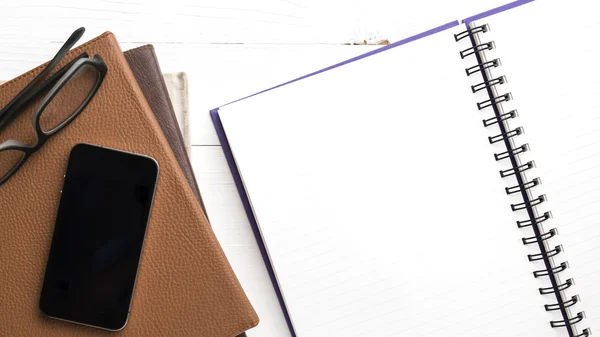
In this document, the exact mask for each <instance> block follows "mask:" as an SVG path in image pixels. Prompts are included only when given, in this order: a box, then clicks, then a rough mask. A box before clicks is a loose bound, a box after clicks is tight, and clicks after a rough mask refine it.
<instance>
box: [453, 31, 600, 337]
mask: <svg viewBox="0 0 600 337" xmlns="http://www.w3.org/2000/svg"><path fill="white" fill-rule="evenodd" d="M489 30H490V28H489V26H488V25H481V26H468V28H467V30H465V31H463V32H461V33H459V34H455V35H454V39H455V40H456V42H459V41H461V40H463V39H468V40H469V42H470V46H469V48H466V49H464V50H462V51H461V52H460V53H459V54H460V57H461V58H462V59H465V58H468V57H474V58H476V61H477V64H476V65H474V66H472V67H470V68H467V69H465V71H466V73H467V76H472V75H475V74H480V75H481V77H482V78H483V81H481V83H478V84H475V85H472V86H471V91H472V92H473V93H477V92H483V91H484V92H486V93H487V96H488V99H487V100H484V101H482V102H478V103H477V108H478V109H479V110H484V111H489V110H493V112H494V115H493V116H492V117H490V118H487V119H483V125H484V127H486V128H488V127H490V126H497V127H498V128H499V129H500V134H498V135H496V136H492V137H488V141H489V143H490V144H495V143H503V144H504V145H505V146H504V147H505V149H506V151H504V152H501V153H495V154H494V158H495V159H496V161H504V160H507V159H508V161H509V162H510V168H507V169H504V170H501V171H500V176H501V177H502V178H506V177H515V179H516V181H517V185H515V186H512V187H506V188H505V192H506V194H509V195H513V194H514V195H520V196H521V197H522V200H523V202H521V203H515V204H511V209H512V210H513V211H514V212H517V211H525V212H526V213H527V218H526V219H524V220H521V221H517V226H518V227H519V228H521V229H524V230H529V229H531V231H532V232H533V236H528V237H523V238H522V242H523V244H524V245H534V244H536V245H537V246H538V248H539V251H540V253H538V254H529V255H527V258H528V260H529V261H541V262H543V263H544V269H541V270H536V271H534V272H533V276H534V277H536V278H541V277H547V278H548V279H549V281H550V283H551V286H550V287H545V288H539V289H538V290H539V293H540V294H541V295H554V298H555V301H554V302H555V303H554V304H546V305H545V306H544V309H545V310H546V311H560V313H561V316H562V319H561V320H558V321H550V326H551V327H553V328H566V330H567V333H568V335H569V337H587V336H589V335H590V334H591V331H590V329H583V330H582V331H581V333H579V334H577V332H576V330H575V328H574V326H575V325H576V324H578V323H580V322H581V321H583V319H584V318H585V313H584V312H578V313H577V314H576V315H575V316H572V315H571V312H570V309H569V308H572V307H573V306H575V305H576V304H577V303H578V302H579V296H578V295H575V296H572V297H571V298H567V297H566V296H565V295H564V293H563V291H565V290H566V289H569V288H571V287H572V286H573V285H574V284H575V282H574V281H573V279H568V280H566V281H564V282H563V283H560V281H559V278H558V274H559V273H560V272H562V271H564V270H566V269H567V268H568V266H569V265H568V263H567V262H566V261H565V262H561V263H559V264H558V265H556V264H555V263H554V258H557V257H558V256H559V254H560V253H561V252H562V251H563V248H562V246H560V245H557V246H554V248H550V247H548V241H549V240H550V239H552V238H553V237H555V236H556V235H557V234H558V231H557V230H556V228H552V229H550V230H549V231H547V232H543V230H542V226H541V224H542V223H543V222H545V221H547V220H549V219H551V218H552V214H551V213H550V212H544V213H543V214H541V215H539V214H538V208H539V207H541V205H542V204H543V203H544V202H545V201H546V196H545V195H539V196H538V197H534V195H533V194H532V189H533V188H535V187H536V186H539V185H540V184H541V180H540V178H535V179H533V180H530V181H528V180H527V178H526V176H525V171H528V170H530V169H532V168H534V167H535V163H534V162H533V161H528V162H527V163H525V164H522V163H521V162H520V158H519V155H520V154H521V153H523V152H526V151H529V145H527V144H523V145H520V146H517V145H515V139H516V138H517V137H518V136H520V135H521V134H523V128H521V127H518V128H514V129H510V127H509V125H508V121H509V120H513V119H515V118H516V117H517V116H518V113H517V110H511V111H509V112H504V111H503V109H502V104H503V103H505V102H507V101H510V100H512V95H511V93H504V94H498V92H497V88H500V87H501V86H502V85H503V84H505V83H506V77H505V76H497V77H493V76H492V75H491V70H492V69H493V68H497V67H499V66H501V63H500V60H499V59H494V60H491V61H487V60H486V57H485V52H486V51H488V50H491V49H494V48H496V46H495V44H494V42H493V41H490V42H481V41H480V40H479V36H480V34H485V33H487V32H488V31H489Z"/></svg>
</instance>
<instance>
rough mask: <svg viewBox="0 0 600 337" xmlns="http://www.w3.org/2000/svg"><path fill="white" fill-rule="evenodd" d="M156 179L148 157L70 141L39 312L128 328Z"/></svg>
mask: <svg viewBox="0 0 600 337" xmlns="http://www.w3.org/2000/svg"><path fill="white" fill-rule="evenodd" d="M157 179H158V163H157V162H156V161H155V160H154V159H152V158H150V157H147V156H143V155H139V154H133V153H128V152H123V151H118V150H113V149H108V148H104V147H100V146H95V145H89V144H78V145H76V146H75V147H73V149H72V150H71V153H70V156H69V162H68V165H67V171H66V174H65V181H64V185H63V189H62V192H61V196H60V204H59V207H58V214H57V217H56V224H55V227H54V235H53V237H52V243H51V246H50V253H49V257H48V263H47V266H46V274H45V277H44V283H43V286H42V293H41V297H40V309H41V311H42V312H43V313H44V314H46V315H47V316H49V317H51V318H56V319H60V320H65V321H69V322H73V323H79V324H84V325H88V326H91V327H97V328H101V329H106V330H113V331H117V330H121V329H123V328H124V327H125V325H126V324H127V320H128V318H129V309H130V306H131V300H132V297H133V290H134V287H135V281H136V277H137V272H138V266H139V264H140V257H141V254H142V249H143V245H144V238H145V235H146V227H147V224H148V219H149V217H150V210H151V208H152V202H153V199H154V191H155V188H156V183H157ZM57 193H58V191H57Z"/></svg>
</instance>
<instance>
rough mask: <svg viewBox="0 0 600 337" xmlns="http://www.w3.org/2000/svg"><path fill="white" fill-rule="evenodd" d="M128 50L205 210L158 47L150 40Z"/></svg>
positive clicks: (147, 95) (178, 159)
mask: <svg viewBox="0 0 600 337" xmlns="http://www.w3.org/2000/svg"><path fill="white" fill-rule="evenodd" d="M124 54H125V59H126V60H127V62H128V63H129V67H130V68H131V71H132V72H133V76H134V77H135V79H136V80H137V82H138V84H139V86H140V89H142V92H143V93H144V97H146V100H147V101H148V104H149V105H150V108H151V109H152V113H154V116H155V117H156V120H157V121H158V124H159V125H160V128H161V129H162V131H163V133H164V134H165V137H166V138H167V141H168V142H169V146H170V147H171V150H173V153H174V154H175V158H176V159H177V162H178V163H179V166H180V167H181V170H182V171H183V174H184V175H185V178H186V179H187V181H188V183H189V185H190V187H191V188H192V192H194V195H195V196H196V198H197V199H198V202H199V203H200V206H201V207H202V209H203V210H205V208H204V204H203V202H202V197H201V195H200V191H199V189H198V184H197V183H196V177H195V176H194V171H193V170H192V164H191V163H190V159H189V157H188V155H187V151H186V148H185V142H184V140H183V136H182V135H181V131H180V129H179V126H178V123H177V117H175V111H174V110H173V105H172V104H171V99H170V98H169V92H168V90H167V85H166V84H165V80H164V78H163V75H162V72H161V70H160V65H159V63H158V59H157V58H156V53H155V52H154V47H153V46H152V45H150V44H148V45H145V46H141V47H138V48H135V49H131V50H128V51H126V52H125V53H124ZM205 211H206V210H205Z"/></svg>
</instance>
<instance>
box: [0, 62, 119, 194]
mask: <svg viewBox="0 0 600 337" xmlns="http://www.w3.org/2000/svg"><path fill="white" fill-rule="evenodd" d="M84 66H92V67H94V68H95V69H96V70H97V71H98V78H97V79H96V82H95V83H94V86H93V87H92V89H91V90H90V92H89V93H88V95H87V97H86V98H85V99H84V100H83V102H82V103H81V105H80V106H79V107H78V108H77V109H76V110H75V111H74V112H73V113H71V115H69V117H68V118H67V119H65V120H64V121H63V122H61V123H60V124H58V125H57V126H55V127H54V128H52V129H51V130H48V131H44V130H43V129H42V126H41V125H40V118H41V117H42V114H43V112H44V110H45V109H46V107H47V106H48V104H50V102H52V99H54V97H56V95H57V94H58V93H59V92H60V91H61V90H62V89H63V88H64V86H65V85H66V84H67V83H68V82H69V81H70V80H71V78H72V77H73V76H75V74H77V72H78V71H79V70H80V69H81V68H82V67H84ZM107 70H108V68H107V66H106V64H105V63H104V61H103V60H102V57H100V55H96V56H94V58H79V59H78V60H77V61H75V63H73V65H72V66H71V67H70V68H69V69H68V70H66V71H65V73H64V75H63V76H62V77H60V78H59V79H58V80H57V82H56V84H55V85H54V86H53V87H52V89H50V91H49V92H48V93H47V94H46V96H45V97H44V98H43V99H42V101H41V103H40V105H39V106H38V108H37V110H36V111H35V112H34V114H33V116H32V120H31V121H32V124H33V128H34V129H35V133H36V137H37V141H36V142H35V143H34V144H29V145H27V144H24V143H22V142H19V141H17V140H14V139H9V140H7V141H5V142H3V143H2V144H0V152H3V151H8V150H14V151H20V152H22V153H23V157H22V158H21V159H20V160H19V162H18V163H16V164H15V166H14V167H13V168H11V169H10V170H9V171H8V172H7V173H6V174H5V175H4V176H2V177H0V186H1V185H2V184H4V183H5V182H6V181H8V179H10V178H11V177H12V176H13V175H14V174H15V173H16V172H17V171H18V170H19V169H20V168H21V167H22V166H23V164H25V162H26V161H27V160H28V159H29V158H30V157H31V156H32V155H33V154H34V153H35V152H37V151H38V150H39V149H40V148H41V147H42V146H44V144H45V143H46V142H47V141H48V139H50V138H51V137H52V136H54V135H56V134H57V133H58V132H59V131H61V130H63V129H64V128H65V127H66V126H67V125H69V124H70V123H71V122H72V121H73V120H74V119H75V118H77V116H79V114H80V113H81V112H82V111H83V110H84V109H85V108H86V107H87V105H88V104H89V103H90V101H91V100H92V98H94V96H95V95H96V92H98V89H100V85H101V84H102V82H103V81H104V78H105V76H106V72H107ZM42 89H43V88H38V89H37V90H35V93H31V94H30V95H28V96H29V97H30V98H32V97H35V96H36V93H39V92H40V91H41V90H42Z"/></svg>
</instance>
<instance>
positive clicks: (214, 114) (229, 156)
mask: <svg viewBox="0 0 600 337" xmlns="http://www.w3.org/2000/svg"><path fill="white" fill-rule="evenodd" d="M533 1H535V0H516V1H513V2H510V3H507V4H505V5H502V6H499V7H496V8H493V9H490V10H487V11H484V12H481V13H479V14H476V15H473V16H470V17H467V18H465V19H463V20H460V23H463V24H465V25H466V26H467V27H468V25H469V24H470V23H471V22H473V21H476V20H480V19H482V18H486V17H489V16H492V15H495V14H498V13H501V12H504V11H507V10H510V9H512V8H515V7H518V6H521V5H524V4H527V3H530V2H533ZM460 23H459V21H458V20H454V21H451V22H448V23H446V24H443V25H441V26H438V27H435V28H432V29H430V30H427V31H424V32H422V33H419V34H415V35H413V36H411V37H408V38H405V39H402V40H399V41H396V42H394V43H391V44H389V45H387V46H384V47H381V48H377V49H375V50H372V51H370V52H367V53H364V54H361V55H358V56H355V57H352V58H350V59H347V60H345V61H342V62H339V63H336V64H333V65H331V66H328V67H326V68H323V69H320V70H317V71H314V72H311V73H308V74H306V75H303V76H300V77H298V78H295V79H292V80H290V81H287V82H284V83H281V84H278V85H276V86H273V87H270V88H267V89H264V90H261V91H259V92H256V93H254V94H251V95H248V96H245V97H242V98H239V99H236V100H234V101H231V102H229V103H226V104H223V105H221V106H220V107H218V108H215V109H212V110H210V116H211V120H212V122H213V125H214V127H215V131H216V133H217V137H218V139H219V142H220V144H221V147H222V149H223V153H224V155H225V160H226V161H227V165H228V166H229V170H230V171H231V175H232V177H233V180H234V183H235V185H236V188H237V191H238V194H239V195H240V199H241V201H242V204H243V206H244V211H245V212H246V216H247V217H248V220H249V222H250V226H251V227H252V232H253V233H254V237H255V239H256V242H257V244H258V247H259V250H260V253H261V255H262V258H263V261H264V263H265V266H266V268H267V271H268V273H269V278H270V279H271V283H272V285H273V288H274V290H275V293H276V295H277V299H278V301H279V305H280V307H281V310H282V311H283V314H284V317H285V320H286V323H287V326H288V329H289V331H290V334H291V335H292V336H293V337H297V336H296V332H295V330H294V327H293V324H292V321H291V318H290V315H289V312H288V309H287V307H286V305H285V301H284V299H283V294H282V292H281V288H280V287H279V284H278V282H277V278H276V276H275V271H274V269H273V266H272V264H271V260H270V258H269V256H268V253H267V250H266V245H265V243H264V241H263V239H262V235H261V233H260V229H259V227H258V222H257V220H256V217H255V215H254V211H253V210H252V206H251V204H250V198H249V196H248V194H247V193H246V189H245V188H244V184H243V182H242V178H241V175H240V172H239V170H238V166H237V163H236V162H235V158H234V156H233V152H232V150H231V147H230V144H229V141H228V140H227V135H226V133H225V129H224V127H223V123H222V122H221V117H220V116H219V109H220V108H222V107H225V106H227V105H230V104H233V103H236V102H239V101H242V100H245V99H248V98H250V97H253V96H257V95H260V94H262V93H265V92H268V91H271V90H274V89H277V88H279V87H283V86H285V85H288V84H291V83H294V82H297V81H300V80H302V79H305V78H308V77H312V76H315V75H318V74H320V73H323V72H326V71H328V70H331V69H335V68H338V67H341V66H343V65H345V64H348V63H352V62H355V61H358V60H360V59H363V58H366V57H369V56H372V55H376V54H378V53H381V52H384V51H386V50H389V49H392V48H395V47H398V46H401V45H404V44H407V43H409V42H412V41H416V40H419V39H422V38H424V37H427V36H430V35H433V34H436V33H439V32H443V31H445V30H448V29H450V28H453V27H456V26H458V25H460Z"/></svg>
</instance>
